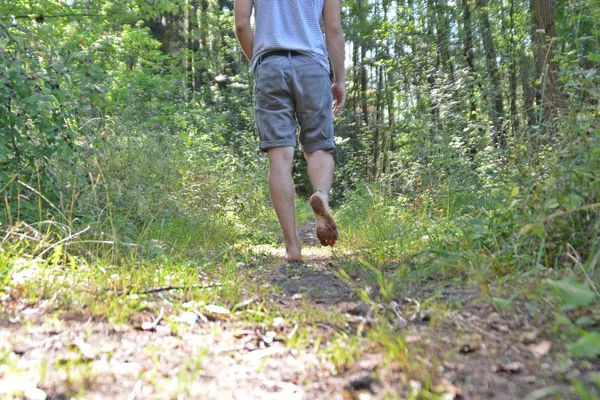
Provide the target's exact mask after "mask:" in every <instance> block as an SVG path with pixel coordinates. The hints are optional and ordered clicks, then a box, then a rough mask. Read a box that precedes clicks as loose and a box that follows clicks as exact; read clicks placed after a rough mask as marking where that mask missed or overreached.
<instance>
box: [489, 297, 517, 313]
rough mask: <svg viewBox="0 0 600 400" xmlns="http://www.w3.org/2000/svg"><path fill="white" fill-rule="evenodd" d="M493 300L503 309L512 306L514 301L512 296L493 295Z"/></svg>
mask: <svg viewBox="0 0 600 400" xmlns="http://www.w3.org/2000/svg"><path fill="white" fill-rule="evenodd" d="M492 301H493V302H494V304H495V305H496V307H498V308H499V309H501V310H506V309H508V308H509V307H510V305H511V303H512V298H510V299H502V298H500V297H492Z"/></svg>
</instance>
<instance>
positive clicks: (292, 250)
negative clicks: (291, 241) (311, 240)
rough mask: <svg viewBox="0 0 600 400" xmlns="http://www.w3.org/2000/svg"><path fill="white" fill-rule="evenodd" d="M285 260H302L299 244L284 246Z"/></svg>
mask: <svg viewBox="0 0 600 400" xmlns="http://www.w3.org/2000/svg"><path fill="white" fill-rule="evenodd" d="M285 260H286V261H302V253H301V249H300V246H287V245H286V246H285Z"/></svg>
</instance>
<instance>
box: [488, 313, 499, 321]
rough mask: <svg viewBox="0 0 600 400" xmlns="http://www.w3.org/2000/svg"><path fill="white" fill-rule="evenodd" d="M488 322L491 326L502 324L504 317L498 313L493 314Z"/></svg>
mask: <svg viewBox="0 0 600 400" xmlns="http://www.w3.org/2000/svg"><path fill="white" fill-rule="evenodd" d="M488 322H489V323H490V324H499V323H500V322H502V317H501V316H500V314H498V313H497V312H494V313H491V314H490V316H489V318H488Z"/></svg>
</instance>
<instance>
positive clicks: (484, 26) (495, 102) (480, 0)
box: [476, 0, 506, 147]
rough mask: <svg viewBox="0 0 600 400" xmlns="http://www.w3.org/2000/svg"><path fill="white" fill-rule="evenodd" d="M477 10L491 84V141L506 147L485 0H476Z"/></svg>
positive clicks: (497, 76)
mask: <svg viewBox="0 0 600 400" xmlns="http://www.w3.org/2000/svg"><path fill="white" fill-rule="evenodd" d="M476 4H477V10H478V14H479V23H480V25H481V36H482V39H483V47H484V50H485V60H486V65H487V70H488V74H489V76H490V84H491V87H490V89H491V98H492V107H491V108H490V119H491V120H492V125H493V127H492V129H493V132H492V141H493V143H494V146H496V147H506V136H505V132H504V124H503V122H502V120H503V116H504V104H503V100H502V87H501V84H500V76H499V72H498V65H497V64H496V57H497V53H496V47H495V46H494V40H493V38H492V28H491V24H490V19H489V16H488V6H487V0H477V3H476Z"/></svg>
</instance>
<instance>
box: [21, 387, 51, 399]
mask: <svg viewBox="0 0 600 400" xmlns="http://www.w3.org/2000/svg"><path fill="white" fill-rule="evenodd" d="M24 395H25V399H26V400H46V399H47V398H48V395H47V394H46V392H44V391H43V390H42V389H38V388H28V389H25V393H24Z"/></svg>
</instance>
